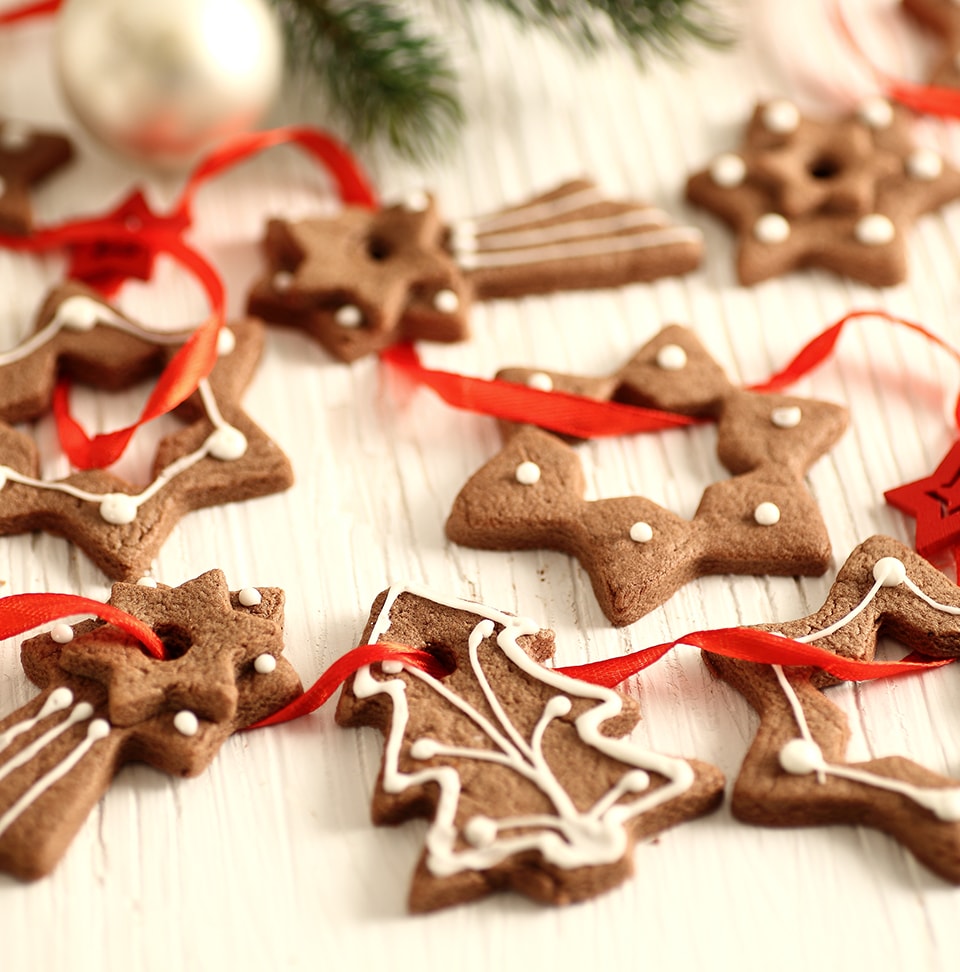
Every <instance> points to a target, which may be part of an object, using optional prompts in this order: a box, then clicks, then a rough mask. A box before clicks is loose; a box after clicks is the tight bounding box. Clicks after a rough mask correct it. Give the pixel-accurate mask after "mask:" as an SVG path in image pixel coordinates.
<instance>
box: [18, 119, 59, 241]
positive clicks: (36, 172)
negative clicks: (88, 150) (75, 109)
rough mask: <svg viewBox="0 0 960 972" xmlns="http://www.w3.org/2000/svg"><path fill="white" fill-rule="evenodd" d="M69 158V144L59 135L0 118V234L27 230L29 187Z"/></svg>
mask: <svg viewBox="0 0 960 972" xmlns="http://www.w3.org/2000/svg"><path fill="white" fill-rule="evenodd" d="M72 158H73V146H72V144H71V143H70V142H69V140H68V139H66V138H64V137H63V136H62V135H57V134H55V133H53V132H40V131H35V130H34V129H32V128H30V127H29V126H27V125H24V124H21V123H20V122H15V121H10V120H7V121H0V233H10V234H12V235H14V236H23V235H24V234H26V233H29V232H30V229H31V227H32V225H33V213H32V209H31V206H30V190H31V189H32V188H33V187H34V186H35V185H36V184H37V183H39V182H40V181H41V180H43V179H45V178H46V177H47V176H48V175H51V174H52V173H53V172H55V171H56V170H57V169H59V168H61V167H62V166H64V165H66V164H67V163H68V162H69V161H70V160H71V159H72Z"/></svg>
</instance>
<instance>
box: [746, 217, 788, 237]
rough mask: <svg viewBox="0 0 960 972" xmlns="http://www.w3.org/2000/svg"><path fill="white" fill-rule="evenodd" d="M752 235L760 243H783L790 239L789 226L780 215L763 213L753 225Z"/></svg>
mask: <svg viewBox="0 0 960 972" xmlns="http://www.w3.org/2000/svg"><path fill="white" fill-rule="evenodd" d="M753 235H754V236H755V237H756V238H757V239H758V240H759V241H760V242H761V243H783V242H785V241H786V240H788V239H789V238H790V224H789V223H788V222H787V220H786V217H785V216H781V215H780V213H764V214H763V215H762V216H761V217H760V218H759V219H758V220H757V221H756V223H754V224H753Z"/></svg>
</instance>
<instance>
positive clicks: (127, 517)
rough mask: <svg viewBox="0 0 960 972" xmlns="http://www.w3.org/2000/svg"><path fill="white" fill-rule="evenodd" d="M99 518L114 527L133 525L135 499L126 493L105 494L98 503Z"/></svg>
mask: <svg viewBox="0 0 960 972" xmlns="http://www.w3.org/2000/svg"><path fill="white" fill-rule="evenodd" d="M100 517H101V519H104V520H106V521H107V523H112V524H113V525H114V526H124V525H126V524H127V523H133V521H134V520H135V519H136V518H137V499H136V497H135V496H128V495H127V494H126V493H107V495H106V496H104V497H103V499H102V500H101V501H100Z"/></svg>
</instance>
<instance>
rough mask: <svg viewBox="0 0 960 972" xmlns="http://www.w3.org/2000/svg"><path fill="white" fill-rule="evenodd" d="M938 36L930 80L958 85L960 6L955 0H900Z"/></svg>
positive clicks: (909, 11) (957, 86) (954, 86)
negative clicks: (937, 52) (936, 54)
mask: <svg viewBox="0 0 960 972" xmlns="http://www.w3.org/2000/svg"><path fill="white" fill-rule="evenodd" d="M902 2H903V9H904V10H906V11H907V12H908V13H909V14H911V15H912V16H914V17H916V18H917V20H919V21H920V22H921V23H922V24H923V25H924V26H925V27H927V28H929V29H930V31H931V32H932V33H933V35H934V36H935V37H936V39H937V44H938V48H939V54H938V56H937V58H936V60H935V61H934V65H933V68H932V70H931V71H930V74H929V77H930V81H931V82H932V83H933V84H938V85H943V86H944V87H947V88H960V60H958V59H960V6H958V5H957V3H956V0H902Z"/></svg>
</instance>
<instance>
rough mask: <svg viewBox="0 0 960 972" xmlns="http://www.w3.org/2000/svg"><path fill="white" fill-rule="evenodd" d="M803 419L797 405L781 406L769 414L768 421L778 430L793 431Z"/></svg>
mask: <svg viewBox="0 0 960 972" xmlns="http://www.w3.org/2000/svg"><path fill="white" fill-rule="evenodd" d="M802 418H803V412H802V411H801V410H800V406H799V405H781V406H780V407H779V408H775V409H774V410H773V411H772V412H771V413H770V421H771V422H773V424H774V425H775V426H776V427H777V428H778V429H795V428H796V427H797V426H798V425H799V424H800V420H801V419H802Z"/></svg>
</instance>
